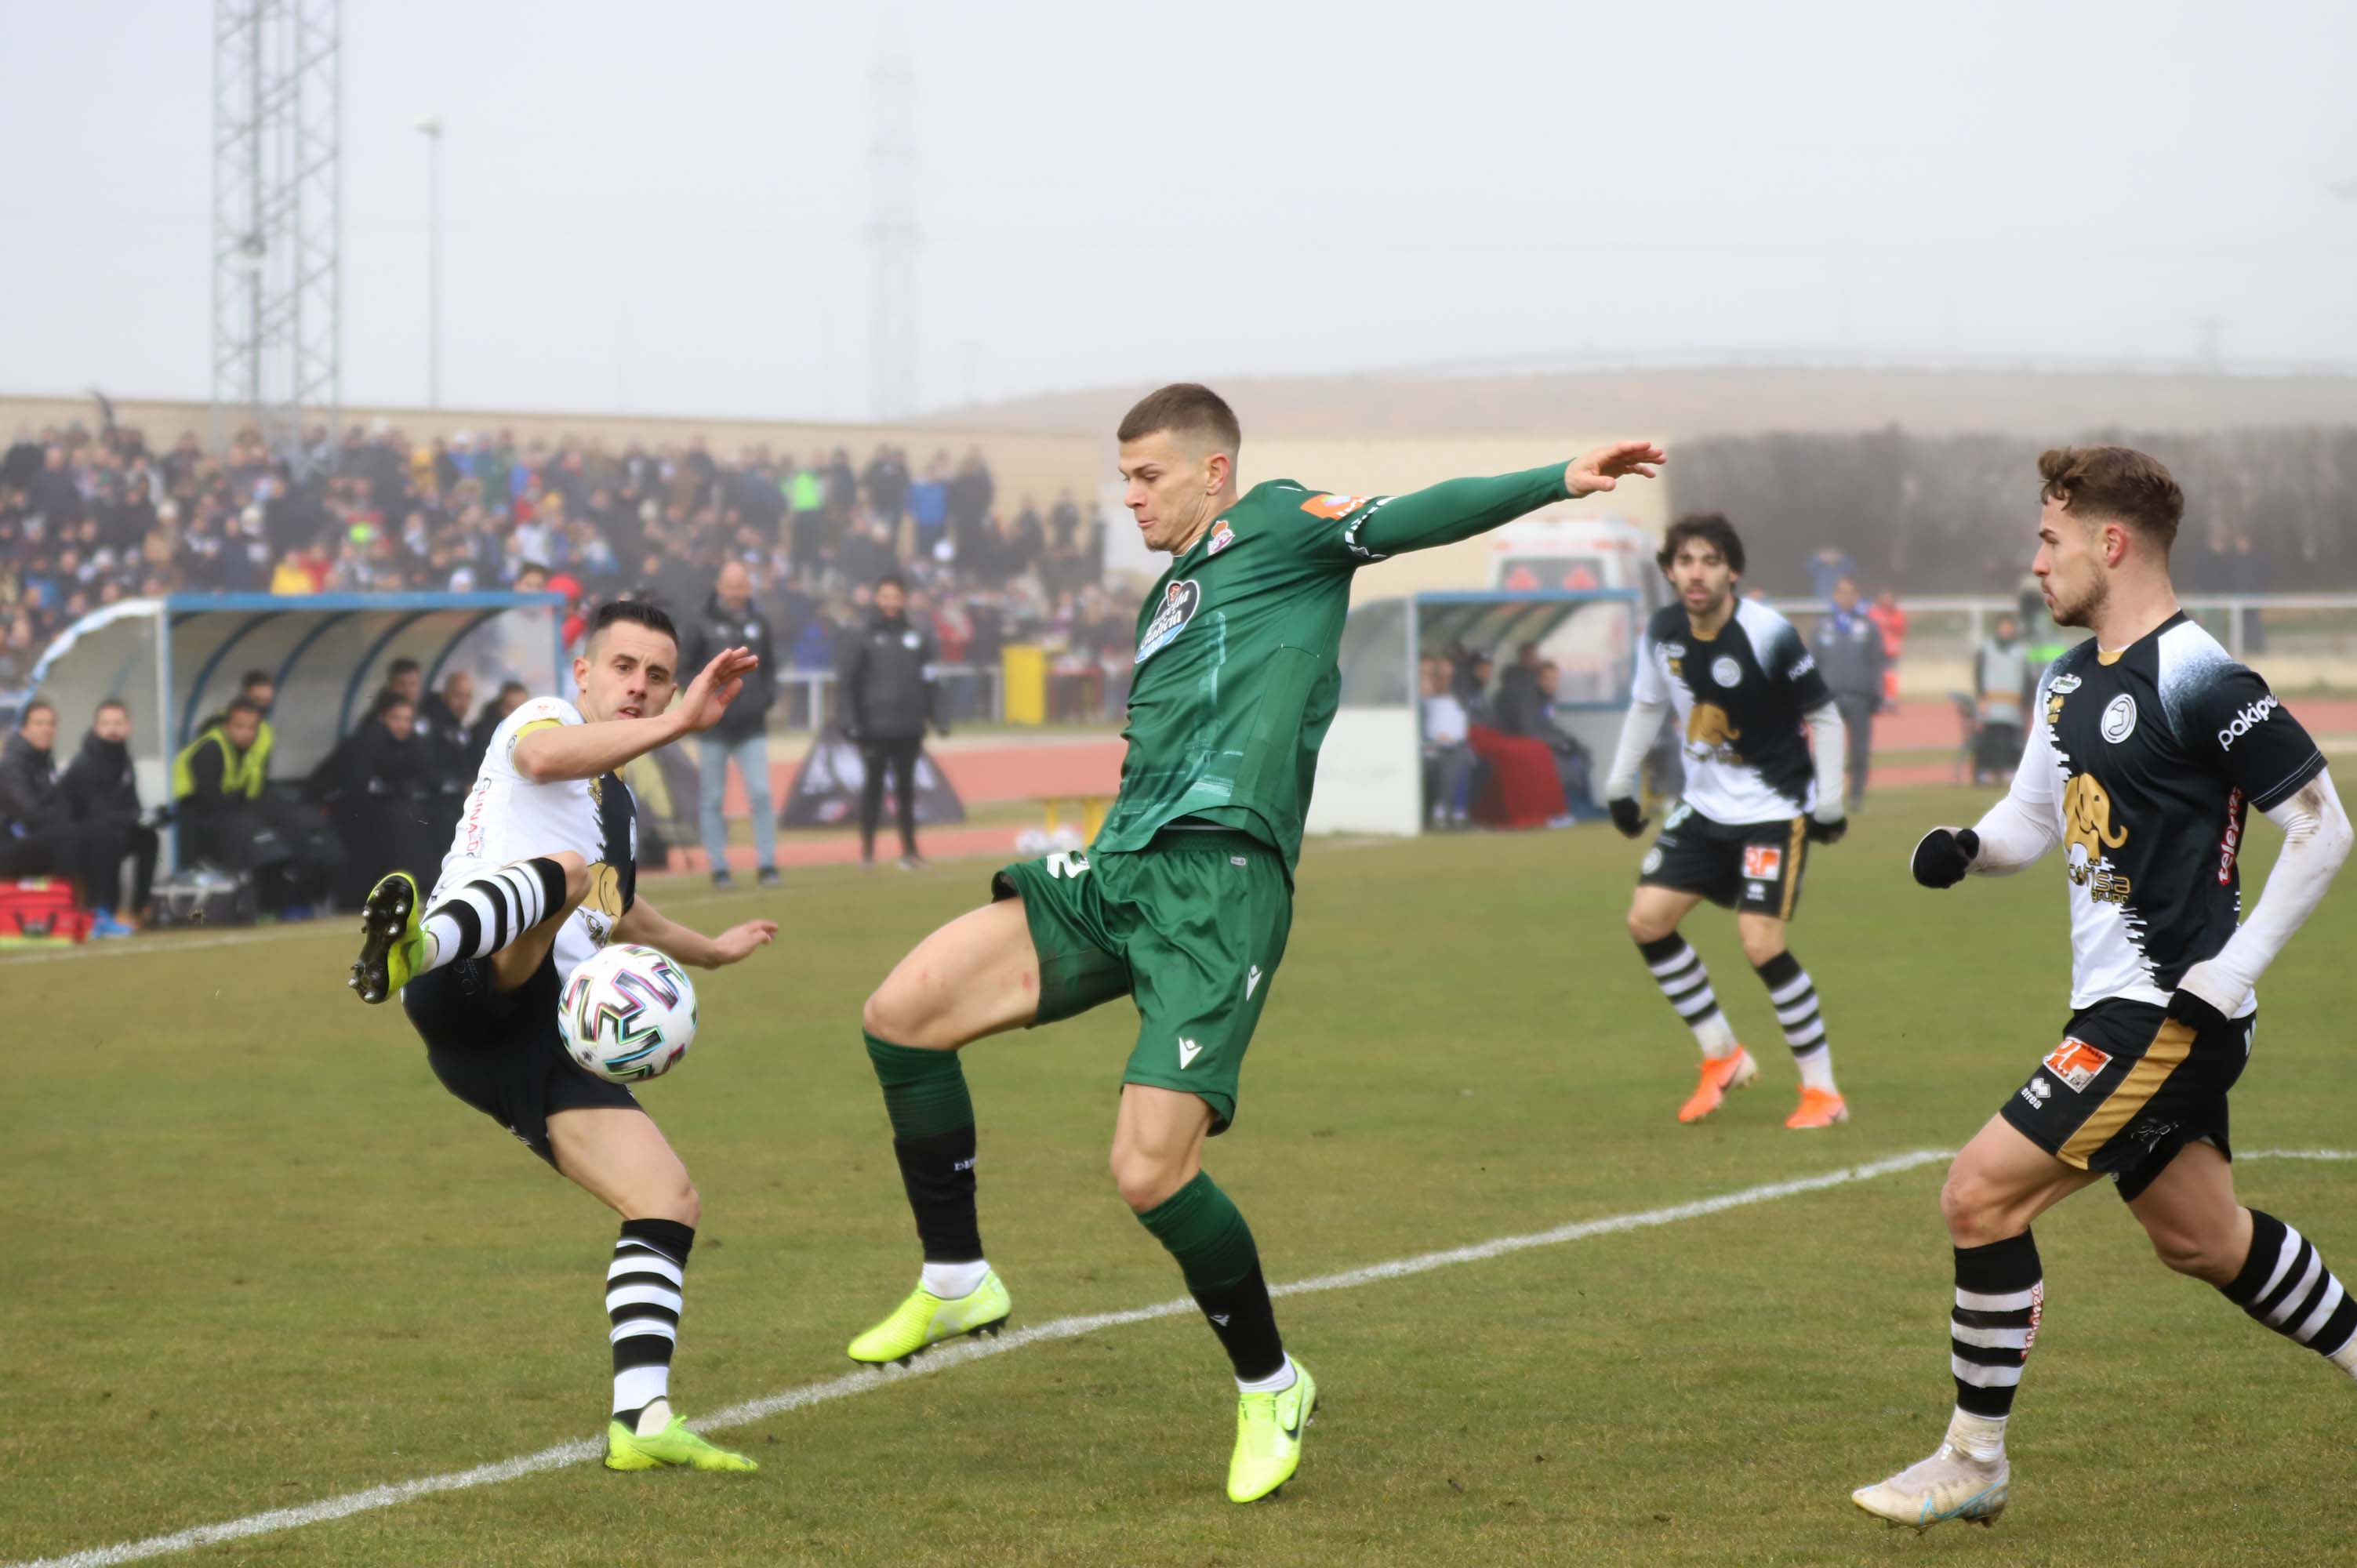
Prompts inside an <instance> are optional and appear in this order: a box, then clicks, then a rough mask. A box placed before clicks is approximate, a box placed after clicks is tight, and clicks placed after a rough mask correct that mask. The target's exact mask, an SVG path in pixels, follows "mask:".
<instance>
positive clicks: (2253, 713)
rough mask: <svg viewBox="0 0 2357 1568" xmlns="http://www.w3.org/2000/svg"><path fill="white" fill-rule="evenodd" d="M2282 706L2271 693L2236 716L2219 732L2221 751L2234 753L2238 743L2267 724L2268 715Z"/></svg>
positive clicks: (2219, 747)
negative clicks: (2235, 745)
mask: <svg viewBox="0 0 2357 1568" xmlns="http://www.w3.org/2000/svg"><path fill="white" fill-rule="evenodd" d="M2281 706H2283V704H2282V703H2278V702H2276V699H2275V693H2272V692H2270V693H2267V694H2266V696H2264V697H2261V698H2260V699H2259V700H2258V701H2257V702H2255V703H2251V704H2250V705H2249V706H2247V707H2245V708H2244V710H2243V711H2242V712H2241V713H2239V714H2235V715H2234V717H2233V722H2231V723H2230V724H2228V725H2226V727H2225V728H2224V729H2222V730H2220V731H2219V732H2218V749H2219V750H2221V751H2232V750H2233V748H2234V743H2235V742H2236V741H2238V740H2240V739H2242V738H2243V737H2244V736H2246V735H2248V734H2250V733H2251V732H2252V731H2253V730H2255V729H2256V728H2258V727H2259V726H2260V725H2263V724H2265V723H2266V722H2267V717H2268V715H2269V714H2273V713H2274V712H2275V711H2276V709H2277V708H2279V707H2281Z"/></svg>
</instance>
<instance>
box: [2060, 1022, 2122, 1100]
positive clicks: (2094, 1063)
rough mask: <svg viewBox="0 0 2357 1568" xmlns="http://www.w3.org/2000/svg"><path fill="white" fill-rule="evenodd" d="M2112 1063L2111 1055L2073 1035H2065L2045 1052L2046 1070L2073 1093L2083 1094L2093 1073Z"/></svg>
mask: <svg viewBox="0 0 2357 1568" xmlns="http://www.w3.org/2000/svg"><path fill="white" fill-rule="evenodd" d="M2111 1065H2112V1058H2111V1055H2110V1053H2108V1052H2105V1051H2099V1050H2097V1049H2096V1048H2095V1047H2093V1046H2091V1045H2089V1044H2088V1043H2087V1042H2086V1041H2084V1040H2082V1039H2080V1038H2078V1037H2077V1036H2064V1037H2063V1040H2062V1043H2061V1045H2059V1046H2057V1047H2054V1048H2053V1049H2052V1050H2050V1051H2049V1052H2047V1053H2046V1070H2047V1071H2048V1072H2050V1073H2052V1074H2053V1075H2054V1081H2055V1082H2057V1083H2059V1084H2061V1086H2062V1087H2063V1088H2065V1089H2067V1090H2070V1091H2071V1092H2072V1093H2073V1094H2083V1093H2084V1092H2085V1091H2086V1088H2087V1086H2088V1085H2089V1084H2091V1083H2093V1082H2094V1081H2095V1075H2096V1074H2097V1073H2099V1072H2101V1071H2103V1070H2104V1069H2105V1068H2107V1067H2109V1066H2111Z"/></svg>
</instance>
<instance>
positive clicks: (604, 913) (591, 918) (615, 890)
mask: <svg viewBox="0 0 2357 1568" xmlns="http://www.w3.org/2000/svg"><path fill="white" fill-rule="evenodd" d="M591 782H592V783H595V782H596V781H595V780H594V779H593V780H591ZM620 918H622V876H621V874H620V873H619V872H618V871H616V870H615V869H614V868H613V867H612V866H610V865H607V864H606V863H605V862H604V861H602V860H601V861H599V862H598V863H597V865H593V866H591V867H590V868H589V891H588V892H587V893H585V894H583V895H582V896H581V919H582V922H583V923H584V924H586V925H587V927H588V928H589V940H591V941H593V942H595V943H597V945H598V946H599V947H601V948H602V947H604V946H605V945H606V944H607V943H608V942H609V941H611V940H613V937H614V924H615V922H616V921H618V920H619V919H620Z"/></svg>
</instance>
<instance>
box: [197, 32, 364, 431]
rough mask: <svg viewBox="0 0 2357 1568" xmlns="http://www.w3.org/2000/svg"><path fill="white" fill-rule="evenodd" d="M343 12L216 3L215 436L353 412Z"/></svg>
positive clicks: (286, 427) (292, 426)
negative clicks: (349, 395)
mask: <svg viewBox="0 0 2357 1568" xmlns="http://www.w3.org/2000/svg"><path fill="white" fill-rule="evenodd" d="M342 38H343V4H342V0H213V247H212V255H213V387H212V403H213V431H214V435H215V437H216V438H218V437H219V436H220V435H221V434H222V432H223V427H224V426H226V425H229V424H234V423H251V424H254V425H255V426H257V427H258V428H259V429H260V430H261V431H262V433H263V435H264V437H265V438H266V439H267V440H268V441H269V442H270V444H271V446H272V448H273V449H274V450H276V451H278V452H281V453H284V454H286V455H288V456H292V457H293V458H294V459H295V460H296V462H298V463H299V462H300V461H301V453H302V447H301V437H302V434H303V422H304V420H305V418H306V417H314V418H317V417H322V416H324V417H325V418H326V419H327V420H328V421H329V422H331V423H332V422H333V421H334V419H335V417H336V414H337V412H338V410H339V407H340V405H341V403H342V402H343V263H342V256H341V250H342V239H343V67H342V60H341V44H342Z"/></svg>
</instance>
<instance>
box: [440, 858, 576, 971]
mask: <svg viewBox="0 0 2357 1568" xmlns="http://www.w3.org/2000/svg"><path fill="white" fill-rule="evenodd" d="M562 908H565V867H563V866H562V865H558V864H557V863H556V862H555V861H554V860H551V859H550V858H548V857H547V856H546V855H541V856H538V857H536V858H534V859H532V860H520V861H517V862H516V863H515V864H514V865H502V866H500V868H499V869H498V870H497V871H492V872H487V873H485V874H484V875H481V876H479V877H477V878H475V880H474V881H472V882H469V883H468V884H466V885H465V886H461V887H460V888H458V889H457V891H456V892H454V893H452V894H451V895H450V897H447V898H445V899H443V900H442V902H440V903H439V904H436V905H435V906H434V908H431V909H428V910H427V911H426V912H425V919H424V920H423V921H422V922H420V923H421V924H422V925H423V926H424V927H425V934H426V935H427V936H428V937H430V938H432V939H433V948H434V950H433V951H432V952H431V953H429V954H428V955H426V960H425V962H424V963H421V964H419V965H418V966H417V969H416V972H417V973H419V974H423V973H425V972H426V971H427V970H429V969H439V968H441V967H442V966H443V965H444V964H446V963H455V962H457V961H458V960H459V959H462V958H489V957H490V955H491V954H493V953H495V952H497V951H499V950H500V949H501V948H503V947H505V946H507V945H508V944H509V943H510V942H511V941H513V940H516V939H517V938H518V937H520V936H522V935H523V934H524V933H525V932H526V931H528V930H530V929H533V927H534V926H537V925H538V924H540V923H541V921H543V920H544V919H546V918H548V916H549V913H550V912H551V911H552V910H555V909H562Z"/></svg>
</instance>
